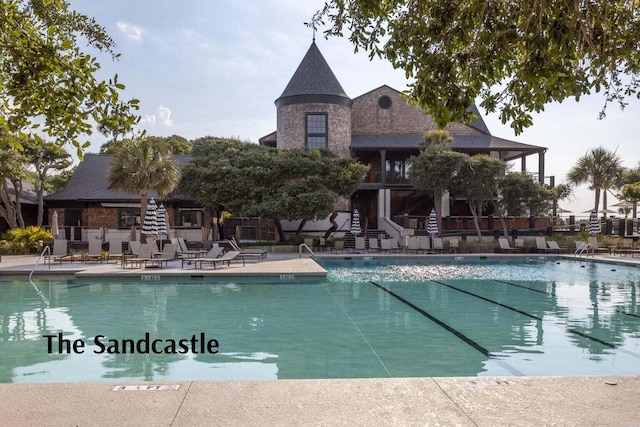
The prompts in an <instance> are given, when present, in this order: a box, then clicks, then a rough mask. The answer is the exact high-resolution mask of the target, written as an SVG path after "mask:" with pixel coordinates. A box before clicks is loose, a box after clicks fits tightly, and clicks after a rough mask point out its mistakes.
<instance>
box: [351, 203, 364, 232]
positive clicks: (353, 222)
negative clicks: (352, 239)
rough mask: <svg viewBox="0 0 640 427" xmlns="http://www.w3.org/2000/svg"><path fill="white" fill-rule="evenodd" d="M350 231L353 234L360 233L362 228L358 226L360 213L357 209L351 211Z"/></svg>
mask: <svg viewBox="0 0 640 427" xmlns="http://www.w3.org/2000/svg"><path fill="white" fill-rule="evenodd" d="M351 233H353V234H355V235H358V234H360V233H362V228H360V214H359V213H358V209H356V210H355V211H353V215H351Z"/></svg>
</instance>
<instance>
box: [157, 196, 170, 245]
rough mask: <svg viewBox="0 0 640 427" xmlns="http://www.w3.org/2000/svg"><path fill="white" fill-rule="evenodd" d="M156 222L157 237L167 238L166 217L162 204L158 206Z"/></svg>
mask: <svg viewBox="0 0 640 427" xmlns="http://www.w3.org/2000/svg"><path fill="white" fill-rule="evenodd" d="M157 222H158V236H162V237H167V236H168V233H167V216H166V211H165V209H164V204H162V203H160V206H158V212H157Z"/></svg>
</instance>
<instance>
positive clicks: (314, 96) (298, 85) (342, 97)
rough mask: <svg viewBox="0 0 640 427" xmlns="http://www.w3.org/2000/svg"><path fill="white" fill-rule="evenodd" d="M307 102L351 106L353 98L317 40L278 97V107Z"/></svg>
mask: <svg viewBox="0 0 640 427" xmlns="http://www.w3.org/2000/svg"><path fill="white" fill-rule="evenodd" d="M306 102H319V103H334V104H339V105H347V106H351V102H352V101H351V98H349V96H348V95H347V94H346V92H345V91H344V89H343V88H342V85H340V82H339V81H338V79H337V78H336V76H335V75H334V74H333V71H331V68H330V67H329V64H327V61H326V60H325V59H324V57H323V56H322V53H320V50H319V49H318V46H316V42H315V41H314V42H313V43H311V46H310V47H309V50H308V51H307V53H306V55H305V56H304V58H303V59H302V62H300V65H298V69H297V70H296V72H295V73H294V74H293V77H291V80H289V84H287V87H286V88H285V89H284V92H282V95H280V97H279V98H278V99H276V101H275V103H276V107H278V108H280V107H281V106H283V105H289V104H298V103H306Z"/></svg>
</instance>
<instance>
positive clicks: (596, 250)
mask: <svg viewBox="0 0 640 427" xmlns="http://www.w3.org/2000/svg"><path fill="white" fill-rule="evenodd" d="M588 241H589V245H591V249H592V251H593V252H594V253H599V254H608V253H609V252H610V251H609V248H601V247H599V246H598V238H597V237H595V236H594V237H589V239H588Z"/></svg>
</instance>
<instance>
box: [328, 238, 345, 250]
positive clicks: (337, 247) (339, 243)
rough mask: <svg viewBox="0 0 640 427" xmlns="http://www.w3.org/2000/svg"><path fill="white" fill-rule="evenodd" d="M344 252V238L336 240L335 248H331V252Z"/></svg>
mask: <svg viewBox="0 0 640 427" xmlns="http://www.w3.org/2000/svg"><path fill="white" fill-rule="evenodd" d="M333 251H335V252H344V240H335V241H334V242H333V248H331V252H333Z"/></svg>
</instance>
